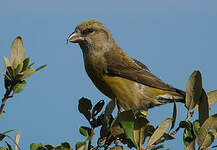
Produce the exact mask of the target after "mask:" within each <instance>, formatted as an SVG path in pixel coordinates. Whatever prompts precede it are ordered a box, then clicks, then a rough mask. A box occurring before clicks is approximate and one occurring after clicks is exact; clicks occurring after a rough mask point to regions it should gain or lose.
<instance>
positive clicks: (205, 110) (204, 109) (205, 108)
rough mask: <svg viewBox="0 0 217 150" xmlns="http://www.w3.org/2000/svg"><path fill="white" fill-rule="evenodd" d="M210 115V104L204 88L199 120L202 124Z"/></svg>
mask: <svg viewBox="0 0 217 150" xmlns="http://www.w3.org/2000/svg"><path fill="white" fill-rule="evenodd" d="M208 117H209V104H208V98H207V96H206V92H205V91H204V89H202V95H201V99H200V102H199V122H200V125H201V126H202V124H203V122H204V121H205V120H206V119H207V118H208Z"/></svg>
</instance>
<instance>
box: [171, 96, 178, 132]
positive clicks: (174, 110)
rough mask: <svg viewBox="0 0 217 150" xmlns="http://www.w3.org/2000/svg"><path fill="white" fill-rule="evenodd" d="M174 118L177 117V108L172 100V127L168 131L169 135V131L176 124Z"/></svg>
mask: <svg viewBox="0 0 217 150" xmlns="http://www.w3.org/2000/svg"><path fill="white" fill-rule="evenodd" d="M176 116H177V106H176V101H175V99H174V105H173V121H172V125H171V128H170V130H169V133H170V131H171V130H172V129H173V128H174V127H175V124H176Z"/></svg>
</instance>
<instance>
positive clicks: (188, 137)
mask: <svg viewBox="0 0 217 150" xmlns="http://www.w3.org/2000/svg"><path fill="white" fill-rule="evenodd" d="M193 140H195V137H194V133H193V130H188V129H185V130H184V132H183V142H184V144H185V146H188V145H189V144H190V143H191V142H192V141H193Z"/></svg>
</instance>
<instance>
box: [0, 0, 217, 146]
mask: <svg viewBox="0 0 217 150" xmlns="http://www.w3.org/2000/svg"><path fill="white" fill-rule="evenodd" d="M88 19H97V20H99V21H101V22H103V23H104V24H105V26H106V27H107V28H108V29H110V31H111V33H112V35H113V37H114V38H115V40H116V42H117V43H118V44H119V45H120V47H121V48H123V49H124V50H125V51H126V52H127V53H128V54H129V55H130V56H131V57H133V58H136V59H138V60H140V61H141V62H143V63H144V64H146V65H147V66H149V68H150V70H151V71H152V72H153V73H154V74H155V75H157V76H158V77H160V78H161V79H162V80H164V81H165V82H168V83H170V84H171V85H173V86H175V87H177V88H180V89H182V90H185V88H186V84H187V79H188V77H189V76H190V74H191V73H192V72H193V71H194V70H200V71H201V73H202V76H203V87H204V89H205V90H206V91H210V90H214V89H217V81H216V75H217V69H216V65H217V62H216V56H217V29H216V27H217V1H216V0H209V1H202V0H191V1H189V0H182V1H174V0H164V1H160V0H154V1H147V0H138V1H130V0H124V1H123V0H119V1H115V0H110V1H102V0H92V1H84V0H81V1H75V0H62V1H58V0H52V1H51V0H47V1H43V0H37V1H29V0H19V1H15V0H14V1H12V0H7V1H1V2H0V50H1V53H0V54H1V55H0V57H1V58H2V57H3V56H7V57H9V49H10V46H11V42H12V41H13V40H14V38H15V37H16V36H18V35H20V36H22V38H23V42H24V46H25V49H26V54H27V56H30V57H31V58H32V61H34V62H36V65H38V66H40V65H42V64H48V67H47V68H46V69H44V70H42V71H41V72H39V73H37V74H35V75H33V76H32V77H31V78H29V79H27V82H28V85H27V87H26V88H25V90H24V91H23V92H22V93H20V94H17V95H15V97H14V98H13V99H10V100H9V101H7V104H6V107H5V111H6V113H5V114H4V115H3V117H2V119H1V120H0V127H1V132H2V131H6V130H9V129H14V128H17V129H18V130H20V131H21V141H20V145H21V148H23V149H29V145H30V144H31V143H32V142H42V143H43V144H48V143H49V144H53V145H59V144H60V143H61V142H63V141H68V142H70V143H71V144H72V145H75V143H76V142H77V141H81V140H83V139H84V138H83V137H82V136H81V135H80V134H79V130H78V129H79V127H80V126H81V125H87V122H86V120H85V119H84V117H83V116H82V115H80V114H79V112H78V109H77V105H78V99H79V98H81V97H83V96H84V97H87V98H90V99H92V100H93V103H96V102H97V101H99V100H101V99H104V100H105V101H106V102H108V101H109V99H108V98H107V97H105V96H104V95H103V94H101V93H100V92H99V91H98V90H97V89H96V88H95V87H94V85H93V84H92V83H91V81H90V79H89V78H88V76H87V75H86V73H85V70H84V67H83V57H82V53H81V50H80V48H79V46H78V45H73V44H68V45H67V44H66V38H67V37H68V35H69V34H70V33H71V32H73V30H74V28H75V27H76V25H77V24H79V23H80V22H82V21H85V20H88ZM0 71H1V72H4V64H3V59H2V60H1V61H0ZM0 80H1V82H0V83H1V85H0V91H1V92H0V96H1V97H3V93H4V88H3V82H2V81H3V78H2V77H1V78H0ZM178 111H179V112H178V119H179V120H183V119H185V113H186V110H185V108H184V107H183V105H179V110H178ZM216 111H217V109H216V105H215V106H214V107H212V108H211V114H214V112H216ZM159 114H161V115H159ZM171 115H172V105H165V106H161V107H157V108H154V109H152V110H151V111H150V113H149V120H150V121H151V123H153V124H157V123H159V122H161V121H163V120H164V119H165V118H167V117H169V116H171ZM181 135H182V131H181V132H179V133H178V134H177V136H176V137H177V139H176V140H174V141H171V142H167V143H166V147H170V148H171V149H175V148H176V149H177V146H179V147H180V149H184V147H183V143H182V138H179V137H178V136H181ZM0 146H1V144H0Z"/></svg>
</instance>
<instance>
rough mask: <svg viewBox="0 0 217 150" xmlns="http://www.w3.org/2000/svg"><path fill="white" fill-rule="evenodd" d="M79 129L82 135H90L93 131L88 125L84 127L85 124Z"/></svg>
mask: <svg viewBox="0 0 217 150" xmlns="http://www.w3.org/2000/svg"><path fill="white" fill-rule="evenodd" d="M79 131H80V133H81V135H83V136H85V137H88V136H89V135H90V133H91V129H90V128H88V127H84V126H82V127H80V128H79Z"/></svg>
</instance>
